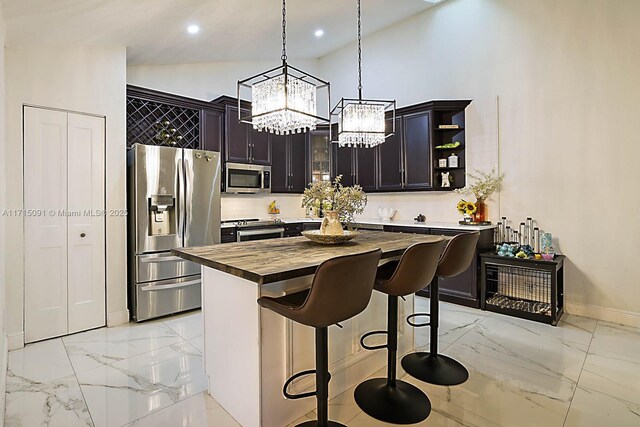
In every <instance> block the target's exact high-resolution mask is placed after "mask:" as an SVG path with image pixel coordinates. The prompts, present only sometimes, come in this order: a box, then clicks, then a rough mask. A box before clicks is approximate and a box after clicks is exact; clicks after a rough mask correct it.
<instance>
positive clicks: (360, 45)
mask: <svg viewBox="0 0 640 427" xmlns="http://www.w3.org/2000/svg"><path fill="white" fill-rule="evenodd" d="M361 21H362V18H361V12H360V0H358V98H359V99H360V100H362V24H361Z"/></svg>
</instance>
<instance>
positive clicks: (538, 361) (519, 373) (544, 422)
mask: <svg viewBox="0 0 640 427" xmlns="http://www.w3.org/2000/svg"><path fill="white" fill-rule="evenodd" d="M416 310H417V311H428V300H427V299H423V298H417V299H416ZM201 322H202V315H201V313H200V312H198V311H196V312H190V313H186V314H183V315H178V316H173V317H170V318H164V319H160V320H157V321H152V322H146V323H143V324H134V323H131V324H127V325H123V326H119V327H116V328H102V329H97V330H93V331H88V332H83V333H79V334H75V335H70V336H67V337H63V338H58V339H52V340H48V341H43V342H40V343H35V344H32V345H28V346H26V347H25V348H24V349H21V350H16V351H12V352H10V353H9V370H8V373H7V401H6V413H5V425H6V426H7V427H31V426H50V427H59V426H60V427H75V426H96V427H123V426H127V427H140V426H143V427H147V426H149V427H163V426H168V427H173V426H181V427H208V426H215V427H227V426H238V425H239V424H238V423H236V421H235V420H234V419H233V418H232V417H231V416H230V415H229V414H228V413H227V412H225V411H224V409H223V408H221V407H220V405H218V403H217V402H216V401H215V400H214V399H212V398H210V397H209V396H208V395H207V394H206V391H205V390H206V380H205V378H204V373H203V370H202V355H201V353H202V347H203V343H202V325H201ZM428 342H429V337H428V328H422V329H417V330H416V345H417V346H427V345H428ZM440 343H441V346H440V347H441V351H442V352H443V353H446V354H448V355H450V356H453V357H455V358H456V359H458V360H460V361H461V362H462V363H463V364H464V365H465V366H467V368H469V371H470V378H469V380H468V381H467V382H466V383H465V384H462V385H459V386H454V387H440V386H433V385H429V384H424V383H421V382H420V381H417V380H414V379H412V378H411V377H409V376H407V375H405V373H404V372H403V371H402V369H401V367H400V364H398V366H399V367H400V368H399V370H400V372H399V375H400V376H401V377H402V378H403V379H404V380H406V381H409V382H411V383H412V384H414V385H416V386H418V387H420V388H421V389H422V390H424V391H425V392H426V393H427V395H428V396H429V398H430V400H431V403H432V406H433V409H432V413H431V415H430V416H429V418H428V419H427V420H425V421H424V422H422V423H420V424H417V425H419V426H447V427H448V426H469V427H471V426H477V427H481V426H504V427H512V426H517V427H520V426H525V427H526V426H545V427H553V426H558V427H560V426H568V427H569V426H570V427H578V426H585V427H590V426H603V425H607V426H616V427H622V426H640V356H639V355H640V329H635V328H630V327H625V326H620V325H615V324H611V323H607V322H602V321H596V320H593V319H588V318H583V317H578V316H572V315H565V316H564V317H563V321H562V322H561V323H560V324H559V325H558V326H557V327H555V328H554V327H551V326H547V325H542V324H539V323H535V322H529V321H525V320H520V319H515V318H512V317H507V316H502V315H499V314H495V313H489V312H483V311H480V310H474V309H470V308H466V307H461V306H456V305H452V304H446V303H444V304H443V305H442V310H441V328H440ZM380 351H382V350H380ZM384 375H385V370H384V369H382V370H380V371H379V372H378V373H376V374H375V375H374V376H376V377H380V376H384ZM329 413H330V416H331V419H333V420H336V421H339V422H342V423H344V424H346V425H348V426H352V427H365V426H366V427H376V426H382V425H388V424H385V423H381V422H378V421H376V420H374V419H372V418H370V417H369V416H367V415H366V414H364V413H363V412H362V411H360V410H359V408H358V407H357V405H356V404H355V401H354V400H353V390H352V389H351V390H347V391H346V392H345V393H342V394H341V395H339V396H337V397H335V398H334V399H332V400H331V402H330V409H329ZM313 418H314V413H313V412H311V413H309V414H307V415H306V416H305V417H302V418H301V419H300V420H298V421H296V423H299V422H302V421H304V420H306V419H313ZM296 423H294V424H292V425H295V424H296Z"/></svg>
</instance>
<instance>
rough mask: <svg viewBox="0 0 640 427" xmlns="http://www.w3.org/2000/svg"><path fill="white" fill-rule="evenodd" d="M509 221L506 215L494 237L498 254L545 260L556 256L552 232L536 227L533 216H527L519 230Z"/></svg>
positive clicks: (551, 259)
mask: <svg viewBox="0 0 640 427" xmlns="http://www.w3.org/2000/svg"><path fill="white" fill-rule="evenodd" d="M508 223H509V221H508V220H507V217H504V216H503V217H502V218H501V221H500V222H499V223H498V228H497V232H496V236H495V238H494V243H495V245H496V252H497V254H498V255H500V256H507V257H509V256H516V257H518V258H522V259H533V260H543V261H553V260H554V259H555V258H556V254H555V251H554V248H553V236H552V235H551V233H541V232H540V229H539V228H538V227H534V220H533V218H531V217H527V220H526V222H520V224H519V230H513V229H512V228H511V226H510V225H507V224H508Z"/></svg>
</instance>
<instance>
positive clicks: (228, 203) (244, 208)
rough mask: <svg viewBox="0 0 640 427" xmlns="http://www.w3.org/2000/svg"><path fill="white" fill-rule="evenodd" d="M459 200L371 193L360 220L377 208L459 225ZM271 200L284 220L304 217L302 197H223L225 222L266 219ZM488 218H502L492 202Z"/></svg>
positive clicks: (374, 215)
mask: <svg viewBox="0 0 640 427" xmlns="http://www.w3.org/2000/svg"><path fill="white" fill-rule="evenodd" d="M494 198H495V197H494ZM459 199H460V196H459V195H457V194H451V193H418V192H416V193H409V194H407V193H403V194H399V193H385V194H369V195H368V203H367V207H366V208H365V210H364V213H363V214H362V215H361V218H378V208H379V207H385V208H394V209H396V210H397V212H396V214H395V216H394V217H393V219H396V220H411V219H413V218H415V217H416V215H418V214H419V213H422V214H424V215H426V217H427V221H441V222H456V221H458V220H459V219H460V215H459V214H458V212H457V211H456V203H457V202H458V200H459ZM272 200H275V201H276V203H277V205H278V208H280V215H279V216H280V217H281V218H303V217H304V216H305V211H304V209H303V208H302V207H300V204H301V202H302V196H301V195H299V194H291V195H287V194H269V195H235V194H223V195H222V219H223V220H225V219H240V218H261V219H262V218H267V217H269V215H268V214H267V207H268V206H269V203H270V202H271V201H272ZM489 216H490V218H491V219H492V221H494V222H495V221H497V219H498V218H499V217H500V214H499V212H498V204H497V203H496V202H495V201H490V202H489Z"/></svg>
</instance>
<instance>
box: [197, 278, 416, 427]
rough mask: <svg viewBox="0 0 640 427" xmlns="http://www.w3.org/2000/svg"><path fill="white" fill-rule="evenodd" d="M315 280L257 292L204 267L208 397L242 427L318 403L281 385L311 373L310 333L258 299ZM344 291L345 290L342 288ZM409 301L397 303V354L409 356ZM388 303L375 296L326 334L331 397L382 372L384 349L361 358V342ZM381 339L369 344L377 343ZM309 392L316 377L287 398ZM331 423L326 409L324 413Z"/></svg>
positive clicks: (285, 418)
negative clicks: (303, 374) (290, 378)
mask: <svg viewBox="0 0 640 427" xmlns="http://www.w3.org/2000/svg"><path fill="white" fill-rule="evenodd" d="M312 277H313V276H305V277H301V278H296V279H291V280H286V281H282V282H277V283H270V284H268V285H259V284H257V283H255V282H252V281H249V280H246V279H242V278H240V277H237V276H234V275H231V274H228V273H224V272H222V271H218V270H214V269H212V268H208V267H202V281H203V283H202V310H203V317H204V363H205V372H206V374H207V377H208V380H209V387H208V390H209V394H210V395H211V396H212V397H213V398H214V399H215V400H216V401H217V402H218V403H220V405H221V406H222V407H223V408H224V409H225V410H226V411H227V412H229V414H231V416H233V418H235V419H236V421H238V422H239V423H240V424H241V425H242V426H243V427H258V426H263V427H283V426H286V425H288V424H289V423H291V422H293V421H295V420H297V419H298V418H300V417H302V416H303V415H305V414H306V413H308V412H309V411H311V410H313V409H314V408H315V406H316V399H315V398H314V397H309V398H305V399H298V400H289V399H286V398H285V397H284V396H283V394H282V386H283V385H284V383H285V382H286V380H287V379H288V378H289V377H290V376H291V375H293V374H295V373H297V372H300V371H303V370H307V369H315V334H314V329H313V328H310V327H307V326H303V325H300V324H298V323H295V322H292V321H290V320H288V319H286V318H284V317H282V316H280V315H278V314H276V313H274V312H272V311H270V310H266V309H263V308H261V307H260V306H259V305H258V304H257V303H256V300H257V299H258V298H259V297H261V296H263V295H268V296H281V295H284V293H285V292H286V293H290V292H295V291H299V290H302V289H305V288H308V287H309V286H310V284H311V279H312ZM345 286H348V284H345ZM413 307H414V298H413V296H409V297H407V300H406V301H402V300H400V304H399V307H398V312H399V320H398V325H399V333H398V355H401V354H404V353H407V352H409V351H411V350H412V349H413V343H414V339H413V328H411V327H410V326H408V325H407V323H406V322H405V321H404V318H405V317H406V316H407V315H409V314H411V313H412V312H413ZM386 319H387V296H386V295H384V294H381V293H379V292H376V291H374V292H373V296H372V299H371V303H370V304H369V306H368V307H367V309H366V310H365V311H364V312H362V313H361V314H360V315H358V316H356V317H355V318H353V319H350V320H347V321H346V322H343V323H342V324H341V325H342V328H339V327H337V326H331V327H330V328H329V372H331V382H330V385H329V398H333V397H335V396H337V395H339V394H340V393H342V392H344V391H345V390H347V389H349V388H350V387H352V386H355V385H357V384H359V383H360V382H362V381H363V380H364V379H366V378H367V377H369V376H370V375H372V374H374V373H375V372H377V371H378V370H380V369H381V368H382V367H384V366H386V362H387V352H386V350H384V349H382V350H377V351H367V350H364V349H363V348H362V347H361V346H360V337H361V336H362V335H363V334H365V333H366V332H370V331H373V330H386ZM385 340H386V337H385V336H384V335H379V336H375V337H371V338H370V339H368V340H367V343H371V344H376V343H378V344H379V343H383V342H384V341H385ZM314 388H315V377H314V376H313V375H309V376H307V377H304V378H301V379H299V380H298V381H296V382H295V383H294V384H293V385H292V386H291V389H290V390H289V392H291V393H301V392H306V391H311V390H313V389H314ZM329 417H330V418H331V409H330V410H329Z"/></svg>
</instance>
